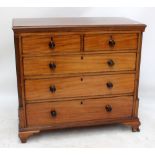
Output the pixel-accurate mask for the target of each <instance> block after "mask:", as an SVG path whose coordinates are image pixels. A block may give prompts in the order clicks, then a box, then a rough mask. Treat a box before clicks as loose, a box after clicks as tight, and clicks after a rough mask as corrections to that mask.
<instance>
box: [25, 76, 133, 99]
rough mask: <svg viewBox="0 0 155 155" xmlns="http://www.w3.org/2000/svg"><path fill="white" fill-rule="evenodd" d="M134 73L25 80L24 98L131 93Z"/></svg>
mask: <svg viewBox="0 0 155 155" xmlns="http://www.w3.org/2000/svg"><path fill="white" fill-rule="evenodd" d="M134 81H135V74H120V75H98V76H84V75H83V76H76V77H57V78H50V79H31V80H26V81H25V96H26V100H41V99H56V98H66V97H80V96H93V95H112V94H124V93H133V91H134Z"/></svg>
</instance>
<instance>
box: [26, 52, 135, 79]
mask: <svg viewBox="0 0 155 155" xmlns="http://www.w3.org/2000/svg"><path fill="white" fill-rule="evenodd" d="M110 60H112V61H113V62H114V65H113V66H109V65H108V61H110ZM50 63H51V64H53V63H54V64H55V65H56V68H55V69H51V68H50V67H49V64H50ZM135 63H136V53H125V54H124V53H119V54H95V55H84V54H81V55H67V56H48V57H46V56H45V57H32V58H24V75H25V76H35V75H37V76H43V75H57V74H70V73H76V74H79V73H96V72H112V71H132V70H133V71H134V70H135Z"/></svg>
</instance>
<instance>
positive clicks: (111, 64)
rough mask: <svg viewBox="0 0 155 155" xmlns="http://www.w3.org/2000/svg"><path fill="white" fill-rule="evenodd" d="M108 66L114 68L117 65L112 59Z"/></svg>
mask: <svg viewBox="0 0 155 155" xmlns="http://www.w3.org/2000/svg"><path fill="white" fill-rule="evenodd" d="M107 64H108V66H110V67H112V66H114V64H115V63H114V61H113V60H112V59H110V60H108V61H107Z"/></svg>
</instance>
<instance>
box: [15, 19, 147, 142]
mask: <svg viewBox="0 0 155 155" xmlns="http://www.w3.org/2000/svg"><path fill="white" fill-rule="evenodd" d="M145 27H146V25H144V24H141V23H139V22H136V21H133V20H130V19H126V18H44V19H14V20H13V31H14V40H15V51H16V68H17V81H18V95H19V137H20V139H21V142H26V140H27V138H28V137H30V136H32V135H33V134H35V133H39V132H40V131H44V130H52V129H61V128H71V127H83V126H93V125H103V124H112V123H120V124H124V125H129V126H131V127H132V130H133V131H139V125H140V121H139V119H138V105H139V100H138V83H139V70H140V55H141V45H142V33H143V31H144V30H145Z"/></svg>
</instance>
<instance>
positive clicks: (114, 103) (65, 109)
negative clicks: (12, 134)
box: [26, 96, 133, 127]
mask: <svg viewBox="0 0 155 155" xmlns="http://www.w3.org/2000/svg"><path fill="white" fill-rule="evenodd" d="M132 106H133V97H130V96H128V97H115V98H102V99H101V98H100V99H87V100H82V101H80V100H73V101H61V102H47V103H46V102H45V103H37V104H27V105H26V107H27V108H26V112H27V123H28V126H29V127H31V126H42V125H44V126H46V125H48V126H49V125H51V126H52V125H57V124H63V123H75V122H80V121H95V120H108V119H118V118H129V117H131V114H132Z"/></svg>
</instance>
